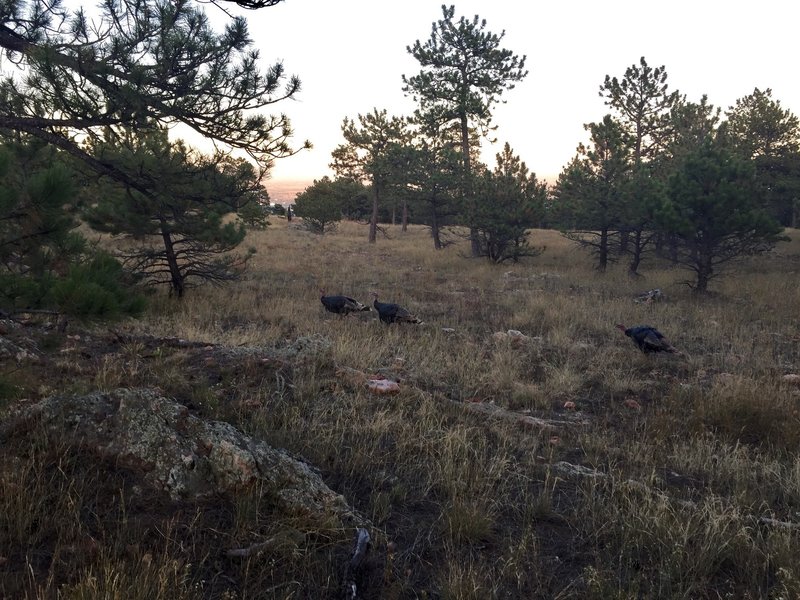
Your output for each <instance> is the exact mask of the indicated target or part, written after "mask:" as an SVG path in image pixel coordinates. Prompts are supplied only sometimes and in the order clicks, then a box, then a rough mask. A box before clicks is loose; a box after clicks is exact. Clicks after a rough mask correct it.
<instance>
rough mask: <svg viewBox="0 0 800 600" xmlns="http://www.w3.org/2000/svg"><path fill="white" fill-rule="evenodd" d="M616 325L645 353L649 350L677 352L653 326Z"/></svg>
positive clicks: (649, 351)
mask: <svg viewBox="0 0 800 600" xmlns="http://www.w3.org/2000/svg"><path fill="white" fill-rule="evenodd" d="M617 327H618V328H619V329H621V330H622V332H623V333H625V335H627V336H628V337H629V338H631V339H632V340H633V342H634V343H635V344H636V345H637V346H638V347H639V350H641V351H642V352H644V353H645V354H650V353H651V352H671V353H673V354H679V352H678V349H677V348H675V347H674V346H673V345H672V344H670V343H669V342H668V341H667V338H665V337H664V335H663V334H662V333H661V332H660V331H659V330H658V329H656V328H655V327H650V325H637V326H636V327H627V328H626V327H625V325H620V324H618V325H617Z"/></svg>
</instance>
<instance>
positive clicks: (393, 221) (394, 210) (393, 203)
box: [392, 202, 397, 227]
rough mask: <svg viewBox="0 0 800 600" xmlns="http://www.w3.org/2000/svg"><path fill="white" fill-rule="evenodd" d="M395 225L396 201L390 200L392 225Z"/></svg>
mask: <svg viewBox="0 0 800 600" xmlns="http://www.w3.org/2000/svg"><path fill="white" fill-rule="evenodd" d="M395 225H397V202H392V227H394V226H395Z"/></svg>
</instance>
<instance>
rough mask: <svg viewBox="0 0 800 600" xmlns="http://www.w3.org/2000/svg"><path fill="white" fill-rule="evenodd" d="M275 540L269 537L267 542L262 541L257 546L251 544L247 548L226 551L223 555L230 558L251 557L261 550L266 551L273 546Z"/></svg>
mask: <svg viewBox="0 0 800 600" xmlns="http://www.w3.org/2000/svg"><path fill="white" fill-rule="evenodd" d="M276 541H277V538H275V537H271V538H269V539H268V540H264V541H263V542H258V543H257V544H252V545H250V546H248V547H247V548H233V549H231V550H228V551H227V552H226V553H225V554H226V555H227V556H228V557H230V558H247V557H248V556H252V555H253V554H256V553H258V552H261V551H262V550H267V549H268V548H270V547H272V546H274V545H275V542H276Z"/></svg>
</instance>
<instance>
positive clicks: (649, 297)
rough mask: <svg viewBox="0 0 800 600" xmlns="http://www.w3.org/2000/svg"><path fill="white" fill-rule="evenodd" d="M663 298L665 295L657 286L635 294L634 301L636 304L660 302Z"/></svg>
mask: <svg viewBox="0 0 800 600" xmlns="http://www.w3.org/2000/svg"><path fill="white" fill-rule="evenodd" d="M665 299H666V296H664V294H663V292H662V291H661V290H660V289H659V288H655V289H652V290H647V291H646V292H642V293H641V294H639V295H637V296H636V298H635V299H634V302H636V303H637V304H652V303H653V302H661V301H662V300H665Z"/></svg>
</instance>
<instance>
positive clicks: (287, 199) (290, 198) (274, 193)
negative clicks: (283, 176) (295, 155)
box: [264, 180, 312, 204]
mask: <svg viewBox="0 0 800 600" xmlns="http://www.w3.org/2000/svg"><path fill="white" fill-rule="evenodd" d="M311 183H312V182H311V181H306V180H281V181H273V180H268V181H267V182H266V183H265V184H264V187H265V188H267V192H269V199H270V201H271V202H276V203H278V204H294V199H295V197H296V196H297V194H299V193H300V192H302V191H303V190H305V189H306V188H307V187H308V186H309V185H311Z"/></svg>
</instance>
